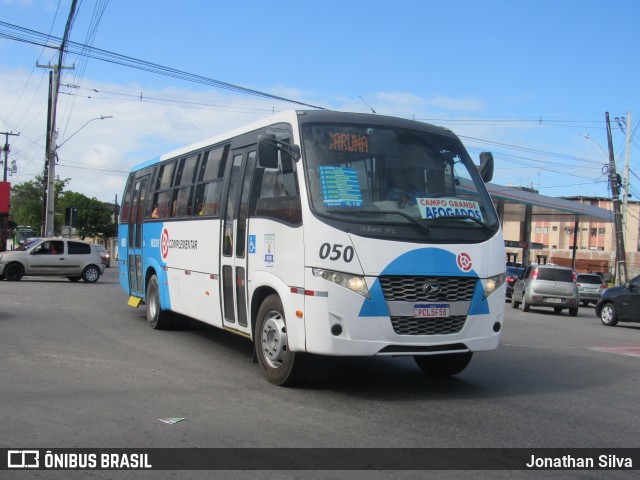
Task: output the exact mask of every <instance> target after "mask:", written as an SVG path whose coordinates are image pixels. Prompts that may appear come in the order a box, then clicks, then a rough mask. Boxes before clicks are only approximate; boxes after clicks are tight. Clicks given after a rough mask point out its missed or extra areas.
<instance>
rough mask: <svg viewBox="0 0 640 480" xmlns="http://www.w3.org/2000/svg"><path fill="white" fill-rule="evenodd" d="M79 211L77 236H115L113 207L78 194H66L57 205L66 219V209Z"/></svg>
mask: <svg viewBox="0 0 640 480" xmlns="http://www.w3.org/2000/svg"><path fill="white" fill-rule="evenodd" d="M67 207H69V208H76V209H77V210H78V216H77V222H76V234H77V235H78V236H79V237H80V238H85V237H110V236H112V235H113V220H112V218H111V215H112V213H113V207H112V206H111V205H109V204H108V203H104V202H101V201H99V200H98V199H96V198H89V197H87V196H85V195H83V194H81V193H77V192H64V193H63V194H62V197H61V198H60V200H59V201H58V203H57V206H56V210H58V209H60V211H61V213H62V218H63V219H64V212H65V209H66V208H67Z"/></svg>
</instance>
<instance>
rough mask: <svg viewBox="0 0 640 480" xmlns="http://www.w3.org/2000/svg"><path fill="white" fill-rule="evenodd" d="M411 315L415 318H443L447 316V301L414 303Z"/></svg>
mask: <svg viewBox="0 0 640 480" xmlns="http://www.w3.org/2000/svg"><path fill="white" fill-rule="evenodd" d="M413 316H414V317H415V318H445V317H448V316H449V304H448V303H428V304H425V305H414V306H413Z"/></svg>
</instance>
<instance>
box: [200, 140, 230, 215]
mask: <svg viewBox="0 0 640 480" xmlns="http://www.w3.org/2000/svg"><path fill="white" fill-rule="evenodd" d="M228 153H229V145H225V146H223V147H218V148H215V149H213V150H211V151H208V152H205V154H204V158H203V160H202V163H201V165H200V169H199V171H198V176H197V179H196V180H197V181H198V186H197V187H196V196H195V201H194V204H195V211H194V212H193V214H194V215H196V216H211V217H217V216H219V215H220V198H221V196H222V187H223V186H224V183H223V180H224V170H225V166H226V162H227V156H228Z"/></svg>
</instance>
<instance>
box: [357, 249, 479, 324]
mask: <svg viewBox="0 0 640 480" xmlns="http://www.w3.org/2000/svg"><path fill="white" fill-rule="evenodd" d="M425 272H429V276H435V275H441V276H457V277H477V276H478V275H477V274H476V272H475V271H474V270H473V269H471V270H469V271H468V272H464V271H462V270H460V268H459V267H458V262H457V257H456V255H455V254H453V253H451V252H449V251H447V250H442V249H440V248H421V249H418V250H412V251H410V252H407V253H405V254H403V255H400V256H399V257H398V258H396V259H395V260H394V261H392V262H391V263H390V264H389V265H387V267H386V268H385V269H384V270H383V271H382V273H381V275H416V276H422V275H425ZM369 295H370V296H371V299H368V298H367V299H365V300H364V302H363V304H362V308H361V309H360V314H359V316H361V317H385V316H386V317H388V316H389V309H388V308H387V302H386V301H385V299H384V293H383V292H382V287H381V286H380V282H379V280H378V279H376V281H375V282H374V283H373V285H372V286H371V288H370V289H369ZM487 313H489V304H488V302H487V301H486V299H485V298H484V290H483V287H482V284H481V283H480V282H476V287H475V290H474V292H473V297H472V299H471V307H470V308H469V315H480V314H487Z"/></svg>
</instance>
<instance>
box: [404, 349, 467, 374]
mask: <svg viewBox="0 0 640 480" xmlns="http://www.w3.org/2000/svg"><path fill="white" fill-rule="evenodd" d="M471 357H473V352H463V353H446V354H443V355H416V356H414V357H413V359H414V360H415V362H416V364H417V365H418V367H420V370H422V371H423V372H424V373H426V374H427V375H429V376H430V377H450V376H451V375H456V374H458V373H460V372H461V371H463V370H464V369H465V368H467V365H469V362H470V361H471Z"/></svg>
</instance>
